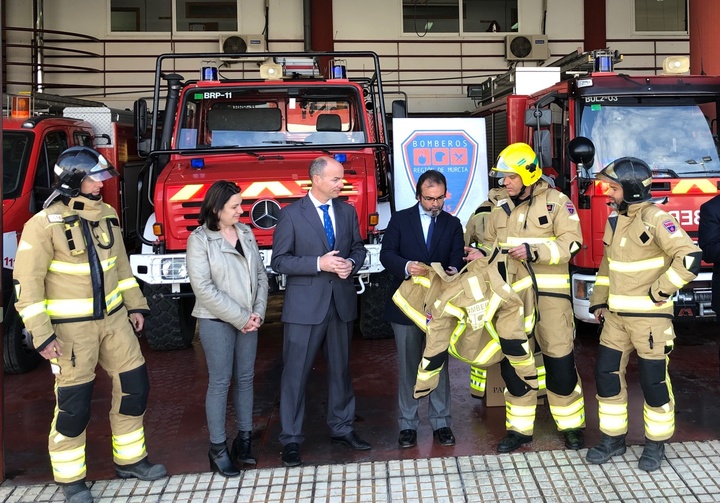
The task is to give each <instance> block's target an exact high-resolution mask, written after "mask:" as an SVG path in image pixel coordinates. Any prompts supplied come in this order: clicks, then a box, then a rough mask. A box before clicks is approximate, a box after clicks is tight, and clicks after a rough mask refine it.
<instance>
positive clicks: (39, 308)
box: [18, 302, 45, 323]
mask: <svg viewBox="0 0 720 503" xmlns="http://www.w3.org/2000/svg"><path fill="white" fill-rule="evenodd" d="M44 312H45V302H36V303H34V304H30V305H29V306H28V307H26V308H25V309H23V310H22V311H20V312H19V313H18V314H19V315H20V318H21V319H22V320H23V323H25V321H26V320H29V319H30V318H32V317H33V316H37V315H38V314H42V313H44Z"/></svg>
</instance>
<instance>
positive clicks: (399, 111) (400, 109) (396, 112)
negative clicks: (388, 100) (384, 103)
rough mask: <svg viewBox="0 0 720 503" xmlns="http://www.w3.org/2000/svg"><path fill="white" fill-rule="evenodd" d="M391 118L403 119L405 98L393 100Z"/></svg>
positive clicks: (405, 110)
mask: <svg viewBox="0 0 720 503" xmlns="http://www.w3.org/2000/svg"><path fill="white" fill-rule="evenodd" d="M392 116H393V119H405V118H406V117H407V102H406V101H405V100H395V101H393V102H392Z"/></svg>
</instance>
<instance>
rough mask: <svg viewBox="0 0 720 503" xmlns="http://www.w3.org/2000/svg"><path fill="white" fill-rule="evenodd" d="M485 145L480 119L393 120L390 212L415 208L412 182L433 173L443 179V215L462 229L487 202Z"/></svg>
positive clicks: (415, 200) (414, 182)
mask: <svg viewBox="0 0 720 503" xmlns="http://www.w3.org/2000/svg"><path fill="white" fill-rule="evenodd" d="M486 141H487V140H486V137H485V119H482V118H466V117H461V118H443V119H431V118H419V119H394V120H393V160H394V170H395V176H394V187H393V188H394V191H395V208H396V209H397V210H401V209H404V208H407V207H409V206H412V205H413V204H415V203H416V202H417V199H416V198H415V185H416V183H417V179H418V178H419V177H420V175H422V174H423V173H424V172H425V171H428V170H430V169H434V170H436V171H439V172H441V173H442V174H443V175H445V178H446V179H447V183H448V186H447V198H446V199H445V211H447V212H448V213H450V214H452V215H455V216H456V217H458V218H459V219H460V221H461V222H462V223H463V225H465V223H466V222H467V220H468V218H470V216H471V215H472V214H473V213H474V212H475V210H476V209H477V207H478V205H479V204H480V203H482V202H483V201H484V200H485V199H486V198H487V193H488V166H487V154H486V150H487V144H486Z"/></svg>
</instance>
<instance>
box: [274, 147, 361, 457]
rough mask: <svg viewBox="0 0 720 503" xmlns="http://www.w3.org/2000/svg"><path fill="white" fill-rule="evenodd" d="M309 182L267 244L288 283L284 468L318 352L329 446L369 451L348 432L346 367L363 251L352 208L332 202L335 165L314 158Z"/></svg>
mask: <svg viewBox="0 0 720 503" xmlns="http://www.w3.org/2000/svg"><path fill="white" fill-rule="evenodd" d="M309 175H310V180H311V181H312V188H311V189H310V191H309V192H308V194H307V195H306V196H305V197H303V198H302V199H300V200H298V201H296V202H294V203H292V204H290V205H288V206H286V207H284V208H283V209H282V211H281V212H280V219H279V221H278V225H277V227H276V228H275V233H274V237H273V254H272V262H271V266H272V268H273V270H274V271H276V272H277V273H281V274H285V275H286V276H287V286H286V290H285V301H284V304H283V312H282V321H283V323H284V324H285V328H284V343H283V362H284V367H283V373H282V377H281V380H280V423H281V427H282V430H281V432H280V442H281V443H282V444H283V454H282V461H283V464H284V465H285V466H298V465H300V464H301V463H302V459H301V457H300V444H301V443H302V442H303V440H304V435H303V432H302V425H303V418H304V415H305V387H306V385H307V380H308V376H309V374H310V370H311V369H312V366H313V362H314V361H315V355H316V354H317V352H318V350H319V349H320V348H321V347H322V349H323V352H324V354H325V358H326V360H327V367H328V411H327V423H328V426H329V427H330V435H331V437H330V439H331V441H332V442H333V443H337V444H342V445H346V446H348V447H350V448H351V449H354V450H366V449H370V444H368V443H367V442H365V441H364V440H362V439H361V438H360V437H358V435H357V434H356V433H355V431H354V430H353V421H354V419H355V395H354V393H353V389H352V383H351V379H350V366H349V360H350V340H351V339H352V327H353V320H355V318H356V317H357V303H358V301H357V293H356V291H355V286H354V284H353V278H352V277H353V274H355V273H357V271H358V270H359V269H360V267H361V266H362V264H363V262H364V260H365V245H364V244H363V241H362V238H361V237H360V228H359V225H358V217H357V213H356V212H355V208H353V207H352V206H350V205H349V204H347V203H344V202H341V201H337V200H336V198H337V197H338V196H339V195H340V192H341V190H342V188H343V176H344V170H343V166H342V164H340V163H339V162H338V161H336V160H335V159H333V158H332V157H327V156H322V157H318V158H317V159H315V160H314V161H313V162H312V163H311V164H310V169H309Z"/></svg>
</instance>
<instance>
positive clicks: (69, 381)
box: [48, 308, 149, 483]
mask: <svg viewBox="0 0 720 503" xmlns="http://www.w3.org/2000/svg"><path fill="white" fill-rule="evenodd" d="M54 329H55V334H56V335H57V340H58V342H59V344H60V347H61V351H62V355H61V356H58V357H57V358H54V359H52V360H51V363H52V369H53V372H54V373H55V397H56V406H55V415H54V418H53V421H52V425H51V429H50V436H49V442H48V447H49V451H50V461H51V463H52V467H53V476H54V478H55V481H56V482H58V483H70V482H75V481H78V480H82V479H84V478H85V474H86V463H85V440H86V439H85V430H86V428H87V425H88V422H89V420H90V402H91V400H92V390H93V384H94V381H95V368H96V367H97V364H98V363H99V364H100V366H101V367H102V368H103V369H105V371H106V372H107V373H108V375H109V376H110V378H111V379H112V404H111V409H110V426H111V428H112V444H113V459H114V461H115V463H116V464H118V465H130V464H133V463H136V462H138V461H141V460H142V459H143V458H145V457H146V456H147V453H146V451H145V435H144V431H143V415H144V413H145V408H146V405H147V396H148V391H149V382H148V375H147V369H146V367H145V359H144V358H143V356H142V353H141V352H140V345H139V344H138V340H137V337H136V336H135V333H134V332H133V330H132V327H131V326H130V323H129V321H128V314H127V311H126V310H125V308H122V309H120V310H119V311H118V312H116V313H114V314H112V315H110V316H106V317H105V318H104V319H102V320H95V321H86V322H78V323H61V324H56V325H54Z"/></svg>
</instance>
